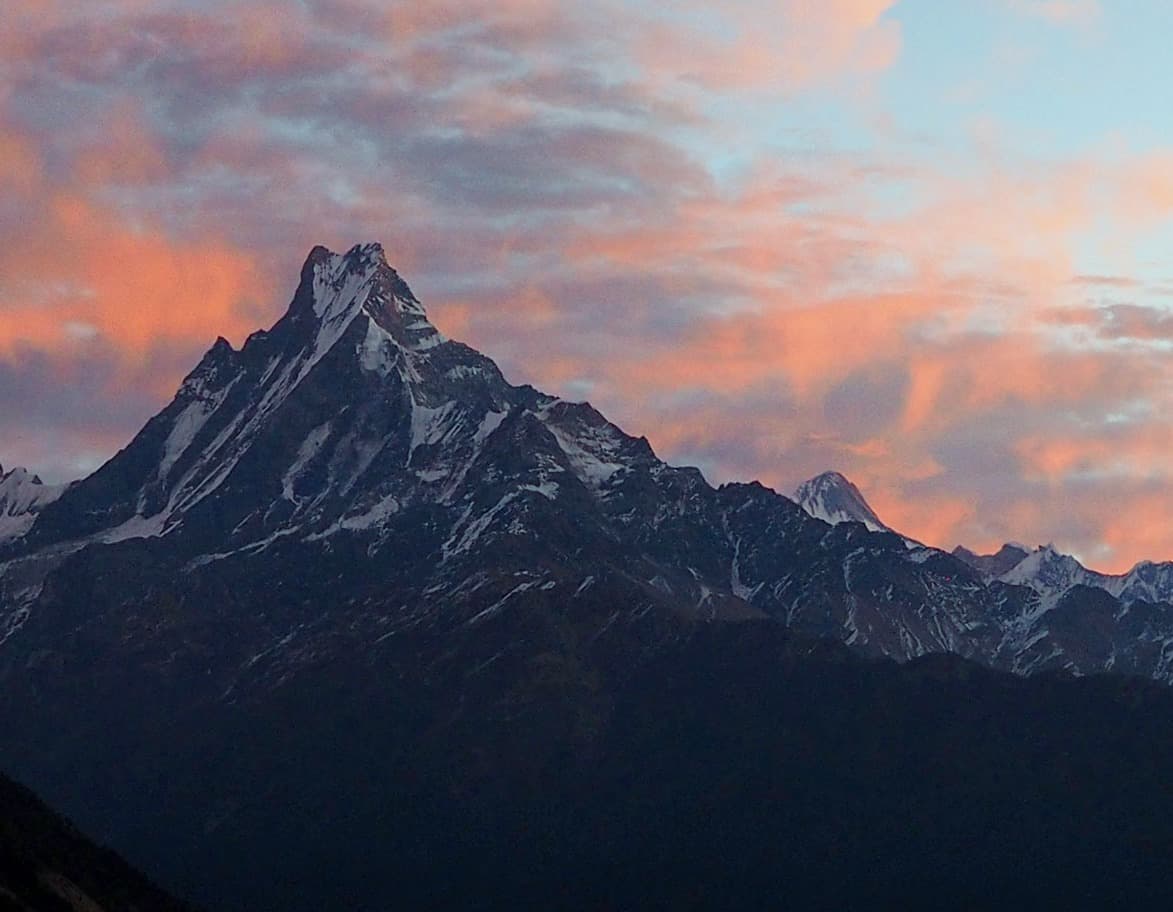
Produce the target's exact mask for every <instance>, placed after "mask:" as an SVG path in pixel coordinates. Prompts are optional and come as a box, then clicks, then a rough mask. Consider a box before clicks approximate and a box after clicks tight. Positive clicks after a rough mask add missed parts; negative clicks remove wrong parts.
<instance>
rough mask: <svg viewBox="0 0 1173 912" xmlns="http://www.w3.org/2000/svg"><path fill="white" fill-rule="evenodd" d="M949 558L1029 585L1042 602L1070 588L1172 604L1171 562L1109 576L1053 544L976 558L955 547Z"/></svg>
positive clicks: (1124, 600)
mask: <svg viewBox="0 0 1173 912" xmlns="http://www.w3.org/2000/svg"><path fill="white" fill-rule="evenodd" d="M953 554H954V556H955V557H957V558H958V559H960V560H962V561H964V562H965V563H966V564H968V565H969V566H971V567H973V568H974V569H976V570H978V571H979V572H981V573H982V574H983V575H984V576H986V577H987V578H996V579H999V580H1001V581H1002V582H1005V583H1010V584H1012V585H1019V586H1028V587H1030V588H1031V589H1033V590H1035V591H1036V592H1037V593H1039V595H1040V596H1042V598H1043V599H1044V601H1045V602H1047V603H1048V604H1054V603H1055V602H1057V601H1058V600H1059V599H1060V598H1061V597H1062V596H1063V595H1064V594H1066V593H1067V592H1069V591H1071V590H1072V589H1074V588H1075V587H1076V586H1087V587H1089V588H1093V589H1102V590H1103V591H1105V592H1107V593H1109V594H1111V595H1112V596H1113V597H1115V598H1116V599H1118V600H1119V601H1120V603H1121V605H1122V606H1128V605H1131V604H1133V603H1134V602H1148V603H1169V602H1173V562H1165V563H1154V562H1152V561H1141V562H1140V563H1138V564H1137V565H1136V566H1134V567H1133V568H1132V569H1131V570H1129V571H1128V572H1127V573H1123V574H1119V575H1111V574H1107V573H1099V572H1097V571H1095V570H1089V569H1088V568H1087V567H1085V566H1084V565H1083V564H1081V563H1080V562H1079V561H1078V560H1077V559H1076V558H1074V557H1072V556H1071V555H1070V554H1064V553H1062V552H1061V551H1059V550H1058V549H1056V548H1055V546H1054V545H1043V546H1040V547H1038V548H1035V549H1034V550H1033V551H1030V550H1027V549H1026V548H1025V547H1023V546H1022V545H1017V544H1006V545H1003V546H1002V548H1001V549H1000V550H999V551H998V553H997V554H994V555H977V554H974V553H973V552H972V551H969V550H968V549H966V548H963V547H960V546H959V547H957V548H955V549H954V551H953Z"/></svg>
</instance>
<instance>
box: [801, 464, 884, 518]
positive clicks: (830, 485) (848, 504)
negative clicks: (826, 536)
mask: <svg viewBox="0 0 1173 912" xmlns="http://www.w3.org/2000/svg"><path fill="white" fill-rule="evenodd" d="M793 499H794V501H795V502H796V503H797V504H798V505H799V506H800V507H802V508H803V509H804V510H806V512H807V513H809V514H810V515H811V516H813V517H814V518H815V519H821V520H822V521H823V522H826V523H830V524H831V525H833V526H834V525H838V524H839V523H842V522H857V523H863V525H864V526H866V527H867V528H868V529H870V530H871V531H872V532H891V531H892V530H891V529H889V528H888V527H887V526H886V525H884V523H883V522H881V521H880V517H878V516H877V515H876V512H875V511H874V510H873V509H872V508H871V506H869V505H868V502H867V501H866V500H864V496H863V494H861V493H860V491H859V488H857V487H856V486H855V485H854V484H852V483H851V482H850V481H849V480H848V479H847V478H846V477H844V476H843V475H840V474H839V473H838V472H824V473H823V474H822V475H818V476H816V477H814V478H812V479H810V480H809V481H804V482H803V483H802V484H800V485H799V486H798V488H797V490H795V492H794V498H793Z"/></svg>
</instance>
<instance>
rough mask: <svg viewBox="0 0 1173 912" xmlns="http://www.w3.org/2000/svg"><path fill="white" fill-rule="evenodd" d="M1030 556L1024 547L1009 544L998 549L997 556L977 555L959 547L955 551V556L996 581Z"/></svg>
mask: <svg viewBox="0 0 1173 912" xmlns="http://www.w3.org/2000/svg"><path fill="white" fill-rule="evenodd" d="M1028 554H1030V551H1028V550H1027V549H1026V548H1025V547H1023V546H1022V545H1019V544H1016V543H1013V542H1008V543H1007V544H1005V545H1003V546H1002V547H1001V548H999V549H998V551H997V553H996V554H975V553H974V552H973V551H970V550H969V549H968V548H966V547H964V546H962V545H958V546H957V547H956V548H954V549H953V556H954V557H956V558H957V559H958V560H960V561H964V562H965V563H966V564H968V565H969V566H971V567H973V568H974V569H975V570H977V571H978V572H979V573H981V574H982V576H984V577H986V578H987V579H994V578H996V577H1000V576H1002V574H1004V573H1006V572H1008V571H1010V570H1012V569H1014V568H1015V567H1017V566H1018V565H1019V564H1021V563H1022V562H1023V560H1025V559H1026V557H1027V555H1028Z"/></svg>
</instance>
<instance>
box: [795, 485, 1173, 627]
mask: <svg viewBox="0 0 1173 912" xmlns="http://www.w3.org/2000/svg"><path fill="white" fill-rule="evenodd" d="M794 500H795V501H796V502H797V503H798V504H799V505H800V506H801V507H802V508H803V509H804V510H806V511H807V513H809V514H810V515H811V516H813V517H814V518H816V519H821V520H823V521H824V522H828V523H831V524H832V525H837V524H839V523H843V522H857V523H862V524H863V525H864V526H866V527H867V528H868V529H870V530H872V531H873V532H891V531H894V530H892V529H891V528H890V527H889V526H887V525H885V523H884V522H883V521H882V520H881V519H880V517H879V516H877V515H876V512H875V510H873V509H872V508H871V506H870V505H869V504H868V502H867V501H866V500H865V499H864V496H863V494H861V493H860V490H859V488H857V487H856V486H855V485H854V484H852V483H851V482H850V481H849V480H848V479H847V478H846V477H844V476H843V475H841V474H840V473H838V472H824V473H823V474H822V475H819V476H817V477H815V478H812V479H811V480H810V481H807V482H804V483H803V484H801V485H799V487H798V489H797V490H796V491H795V493H794ZM952 553H953V556H954V557H956V558H957V559H958V560H961V561H964V562H965V563H966V564H968V565H969V566H970V567H972V568H973V569H975V570H977V571H978V572H979V573H981V575H982V576H983V577H984V578H985V579H986V580H987V581H995V580H997V581H1000V582H1004V583H1009V584H1011V585H1019V586H1028V587H1030V588H1031V589H1033V590H1034V591H1035V592H1037V593H1038V594H1039V595H1040V596H1042V599H1043V601H1044V603H1045V604H1046V605H1047V606H1048V607H1054V606H1055V605H1056V604H1058V602H1059V600H1060V599H1061V598H1062V597H1063V596H1064V595H1065V594H1067V593H1068V592H1070V591H1071V590H1072V589H1074V588H1075V587H1076V586H1087V587H1090V588H1093V589H1102V590H1104V591H1105V592H1107V593H1109V594H1111V595H1112V596H1113V597H1115V598H1117V599H1119V600H1120V602H1121V603H1122V604H1123V605H1125V606H1127V605H1130V604H1132V603H1133V602H1149V603H1169V602H1173V562H1170V561H1166V562H1164V563H1154V562H1153V561H1141V562H1140V563H1138V564H1137V565H1136V566H1134V567H1133V568H1132V569H1131V570H1129V571H1128V572H1127V573H1123V574H1118V575H1112V574H1107V573H1098V572H1096V571H1095V570H1089V569H1088V568H1086V567H1084V566H1083V565H1082V564H1081V563H1080V562H1079V561H1078V560H1076V558H1074V557H1072V556H1071V555H1069V554H1063V553H1062V552H1060V551H1058V550H1056V548H1055V546H1054V545H1040V546H1039V547H1037V548H1033V549H1032V548H1028V547H1026V546H1025V545H1020V544H1018V543H1016V542H1008V543H1006V544H1004V545H1003V546H1002V547H1001V548H1000V549H999V550H998V551H997V553H995V554H985V555H979V554H975V553H974V552H973V551H970V550H969V549H968V548H965V547H963V546H961V545H958V546H957V547H956V548H954V549H953V552H952Z"/></svg>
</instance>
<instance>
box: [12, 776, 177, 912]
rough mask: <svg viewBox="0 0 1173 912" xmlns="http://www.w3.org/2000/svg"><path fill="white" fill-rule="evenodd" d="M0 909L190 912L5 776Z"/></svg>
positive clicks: (15, 911)
mask: <svg viewBox="0 0 1173 912" xmlns="http://www.w3.org/2000/svg"><path fill="white" fill-rule="evenodd" d="M0 909H4V910H6V912H8V910H11V912H130V910H138V912H192V910H191V907H189V906H187V905H186V904H184V903H181V902H179V901H178V900H175V899H172V898H171V897H169V896H167V895H166V894H164V893H163V892H162V891H161V890H159V889H158V888H157V887H155V886H154V885H153V884H151V883H150V882H149V881H148V880H147V879H146V878H145V877H144V876H143V875H142V874H140V873H138V872H137V871H135V870H134V869H132V868H131V867H130V866H129V865H128V864H127V863H126V862H125V861H123V860H122V859H121V858H119V857H118V856H117V855H115V854H114V853H113V852H111V851H110V850H108V849H103V848H99V847H98V846H96V845H94V844H93V843H92V842H90V841H89V840H88V839H86V838H85V836H83V835H82V834H81V833H79V832H78V831H77V830H76V829H75V828H74V827H73V825H72V824H70V823H69V822H68V821H66V820H64V819H63V818H61V817H59V816H58V815H57V814H55V813H54V812H53V811H52V810H50V809H49V808H48V807H46V806H45V805H44V804H43V803H42V802H41V801H39V800H38V799H37V798H36V797H35V796H34V795H33V794H32V793H31V792H29V791H28V790H27V789H25V788H23V787H21V786H19V785H17V784H16V783H15V782H13V781H12V780H11V779H8V778H7V777H5V776H0Z"/></svg>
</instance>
